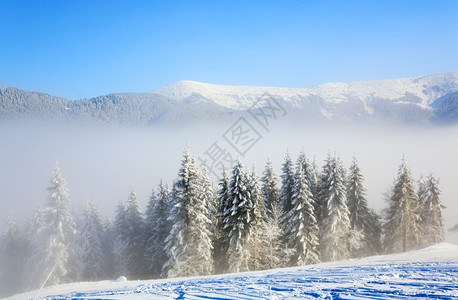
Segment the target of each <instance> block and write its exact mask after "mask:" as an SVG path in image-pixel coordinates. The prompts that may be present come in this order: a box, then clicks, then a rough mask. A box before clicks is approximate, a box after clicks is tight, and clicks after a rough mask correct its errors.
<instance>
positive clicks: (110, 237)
mask: <svg viewBox="0 0 458 300" xmlns="http://www.w3.org/2000/svg"><path fill="white" fill-rule="evenodd" d="M102 240H103V243H102V248H103V253H105V256H104V260H105V263H106V264H105V267H104V269H103V272H102V273H103V274H106V276H107V278H108V279H111V278H115V275H116V271H115V266H116V263H115V259H114V252H113V248H114V247H113V245H114V241H115V226H114V224H113V222H112V221H111V220H110V219H106V220H105V222H103V237H102Z"/></svg>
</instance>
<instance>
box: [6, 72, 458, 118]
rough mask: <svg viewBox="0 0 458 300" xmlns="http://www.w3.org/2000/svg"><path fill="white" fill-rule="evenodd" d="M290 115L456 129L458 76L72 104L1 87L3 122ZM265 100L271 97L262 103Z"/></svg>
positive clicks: (203, 90) (194, 90) (200, 87)
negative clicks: (264, 109)
mask: <svg viewBox="0 0 458 300" xmlns="http://www.w3.org/2000/svg"><path fill="white" fill-rule="evenodd" d="M264 95H268V96H271V97H267V99H270V98H273V99H275V101H276V102H277V104H278V105H281V106H282V110H283V111H284V112H287V114H286V115H287V117H286V118H283V120H282V121H283V122H285V123H288V124H294V126H297V125H298V124H304V125H305V124H311V123H316V122H321V123H323V122H324V123H330V122H332V123H337V124H340V123H351V124H356V123H358V124H360V123H365V124H367V123H372V124H374V123H375V124H390V125H393V124H395V125H402V124H422V125H430V124H439V123H440V124H444V123H449V124H450V123H458V72H448V73H440V74H432V75H426V76H421V77H415V78H402V79H389V80H376V81H361V82H349V83H325V84H322V85H318V86H315V87H310V88H280V87H258V86H228V85H214V84H208V83H200V82H194V81H179V82H176V83H173V84H170V85H167V86H164V87H161V88H159V89H156V90H154V91H152V92H149V93H120V94H109V95H105V96H100V97H96V98H90V99H81V100H74V101H70V100H67V99H64V98H60V97H55V96H52V95H48V94H44V93H39V92H30V91H24V90H19V89H16V88H14V87H1V88H0V120H2V119H18V118H19V119H21V118H22V119H23V118H32V119H38V120H45V121H46V122H47V121H49V120H53V121H64V122H77V123H96V124H109V125H127V126H155V125H157V124H183V123H186V124H192V123H198V122H210V123H213V124H215V123H221V122H227V123H229V122H231V123H232V122H234V121H235V120H237V119H238V118H239V117H240V116H241V115H242V114H243V113H244V112H245V111H246V110H247V109H249V108H250V107H252V105H253V104H254V103H256V101H257V100H259V99H260V98H261V97H262V96H264ZM264 99H266V98H264Z"/></svg>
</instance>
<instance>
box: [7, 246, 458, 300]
mask: <svg viewBox="0 0 458 300" xmlns="http://www.w3.org/2000/svg"><path fill="white" fill-rule="evenodd" d="M36 293H37V291H34V292H30V293H26V294H21V295H16V296H14V297H11V298H8V299H11V300H12V299H33V298H34V296H35V295H36ZM39 297H40V298H39V299H313V298H324V299H362V298H366V299H387V298H393V299H412V298H420V299H421V298H434V299H458V246H456V245H452V244H448V243H440V244H436V245H432V246H429V247H425V248H421V249H417V250H413V251H409V252H405V253H400V254H392V255H381V256H372V257H367V258H362V259H352V260H346V261H340V262H331V263H322V264H317V265H309V266H305V267H296V268H289V269H276V270H269V271H260V272H249V273H238V274H228V275H213V276H204V277H194V278H188V279H186V278H176V279H164V280H150V281H126V282H116V281H112V282H110V281H102V282H88V283H72V284H65V285H59V286H52V287H48V288H45V289H43V290H42V291H41V292H40V294H39Z"/></svg>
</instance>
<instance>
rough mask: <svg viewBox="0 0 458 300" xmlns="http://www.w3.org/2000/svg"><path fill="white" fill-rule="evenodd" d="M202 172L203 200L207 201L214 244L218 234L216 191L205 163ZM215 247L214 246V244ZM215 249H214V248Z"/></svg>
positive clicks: (209, 229)
mask: <svg viewBox="0 0 458 300" xmlns="http://www.w3.org/2000/svg"><path fill="white" fill-rule="evenodd" d="M200 174H201V184H202V192H203V194H202V197H203V198H202V201H203V203H206V206H207V217H208V219H209V220H210V222H209V223H208V231H209V232H210V233H211V236H210V238H211V240H212V245H213V244H214V241H215V236H216V235H217V214H218V212H217V208H216V192H215V189H214V188H213V183H212V182H211V181H210V178H209V177H208V170H207V167H206V166H205V165H204V166H203V167H202V171H201V172H200ZM212 249H213V246H212ZM212 251H213V250H212Z"/></svg>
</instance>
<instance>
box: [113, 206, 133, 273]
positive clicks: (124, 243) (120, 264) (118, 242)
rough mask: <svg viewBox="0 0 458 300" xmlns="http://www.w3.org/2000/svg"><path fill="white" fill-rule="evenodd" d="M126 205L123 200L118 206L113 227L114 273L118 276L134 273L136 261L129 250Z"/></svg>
mask: <svg viewBox="0 0 458 300" xmlns="http://www.w3.org/2000/svg"><path fill="white" fill-rule="evenodd" d="M126 210H127V208H126V205H125V204H124V203H123V202H120V203H119V204H118V207H117V208H116V217H115V221H114V228H113V245H112V252H113V262H114V267H113V269H114V274H115V276H116V277H119V276H129V275H130V274H132V273H134V271H135V270H134V269H133V266H134V265H135V264H134V261H133V257H132V253H131V252H130V251H129V240H128V235H129V230H128V221H127V216H126Z"/></svg>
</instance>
